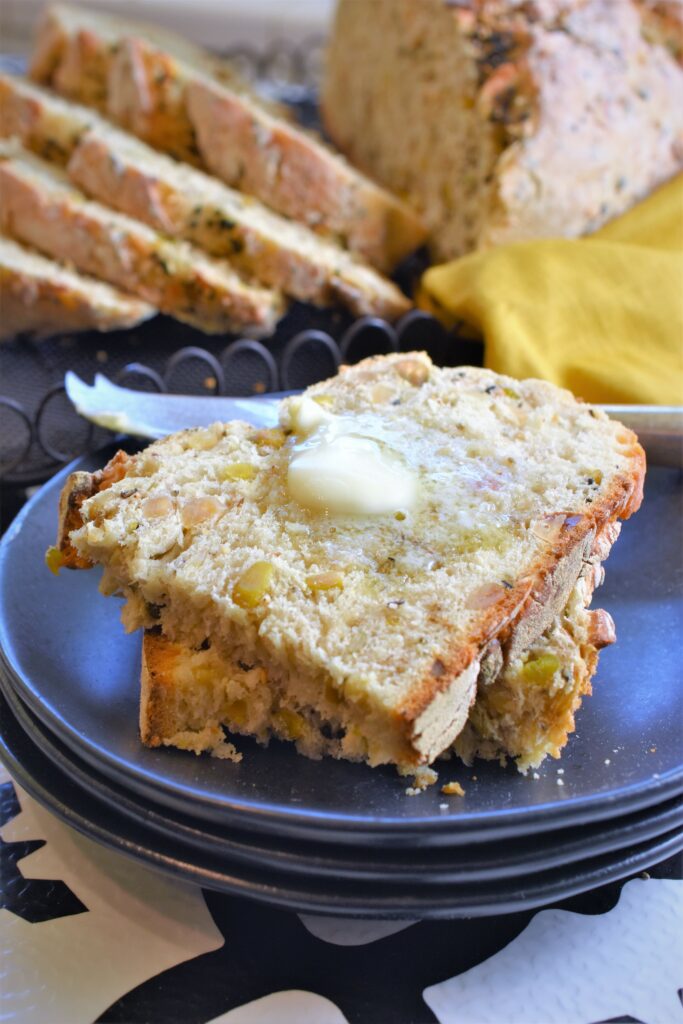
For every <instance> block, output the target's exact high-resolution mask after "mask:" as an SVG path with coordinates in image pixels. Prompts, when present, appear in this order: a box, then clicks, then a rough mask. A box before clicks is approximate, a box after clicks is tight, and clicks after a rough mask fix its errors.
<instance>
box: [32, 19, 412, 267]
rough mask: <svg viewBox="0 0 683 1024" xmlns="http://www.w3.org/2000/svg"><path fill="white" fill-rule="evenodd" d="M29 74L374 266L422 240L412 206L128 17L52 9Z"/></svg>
mask: <svg viewBox="0 0 683 1024" xmlns="http://www.w3.org/2000/svg"><path fill="white" fill-rule="evenodd" d="M31 75H32V77H33V78H34V79H36V80H37V81H40V82H43V83H45V84H50V85H52V86H53V87H54V88H56V89H57V90H58V91H59V92H60V93H62V94H63V95H66V96H69V97H70V98H71V99H75V100H78V101H80V102H82V103H85V104H87V105H90V106H95V107H97V108H98V109H99V110H101V111H102V112H104V113H106V114H107V116H108V117H110V118H112V120H114V121H116V122H117V123H118V124H119V125H121V126H122V127H124V128H126V129H128V130H129V131H131V132H132V133H133V134H134V135H137V136H139V137H140V138H142V139H144V140H145V141H146V142H148V143H149V144H150V145H152V146H154V147H156V148H157V149H160V150H162V151H164V152H167V153H170V154H171V155H172V156H175V157H178V158H180V159H182V160H185V161H187V162H188V163H192V164H195V165H197V166H206V167H208V169H209V170H211V171H213V172H214V173H216V174H217V175H218V176H219V177H221V178H223V180H224V181H226V182H227V184H229V185H232V186H235V187H237V188H239V189H240V190H241V191H245V192H248V193H250V194H252V195H254V196H256V197H257V198H259V199H260V200H262V201H263V202H264V203H266V205H268V206H270V207H272V208H273V209H275V210H277V211H278V212H279V213H283V214H285V215H286V216H289V217H292V218H293V219H295V220H299V221H302V222H303V223H305V224H307V225H308V227H310V228H312V229H313V230H315V231H317V232H320V233H324V234H331V235H333V236H334V237H336V238H338V239H340V240H341V241H342V242H343V243H344V244H345V245H346V246H348V248H349V249H351V250H352V251H353V252H356V253H358V254H359V255H360V256H362V257H363V258H364V259H366V260H367V261H368V262H369V263H371V264H372V265H373V266H376V267H378V268H379V269H380V270H383V271H385V270H391V269H393V267H394V266H395V265H396V264H397V263H398V262H400V260H401V259H402V258H403V257H405V256H407V255H408V254H409V253H410V252H412V251H413V250H414V249H416V248H417V247H418V246H419V245H420V244H421V243H422V242H423V241H424V239H425V230H424V227H423V225H422V222H421V221H420V219H419V217H418V216H417V214H416V213H415V212H414V211H413V210H412V209H411V208H410V207H408V206H407V205H406V204H405V203H403V202H401V201H400V200H399V199H398V198H396V197H395V196H393V195H392V194H391V193H389V192H387V191H386V190H385V189H383V188H381V187H380V186H378V185H376V184H375V183H374V182H372V181H370V179H368V178H366V177H364V176H363V175H361V174H360V173H359V172H357V171H356V170H355V169H354V168H353V167H351V165H350V164H348V163H347V162H346V161H345V160H344V159H343V158H342V157H340V156H339V155H337V154H336V153H334V152H333V151H332V150H331V149H329V148H328V147H327V146H325V145H324V144H323V143H322V142H321V141H320V140H319V139H318V138H317V137H315V136H313V135H312V134H310V133H306V132H304V131H303V130H301V129H298V128H296V127H294V126H293V125H292V124H291V123H290V122H289V120H288V119H287V118H284V117H282V116H281V112H280V110H279V109H277V108H276V109H275V110H273V109H272V108H269V107H268V106H267V105H266V104H264V103H263V102H262V101H260V100H259V99H257V98H256V97H255V96H254V95H253V94H252V93H249V92H248V91H247V90H246V89H245V88H244V87H243V86H242V85H241V84H237V85H236V84H235V83H234V82H233V81H230V80H229V79H228V77H227V76H225V75H219V74H216V73H214V72H213V70H212V69H211V68H207V67H206V66H205V62H204V63H203V62H202V61H201V60H199V59H189V60H188V59H187V55H186V54H185V52H184V50H183V49H182V48H179V47H176V46H167V45H166V44H165V42H164V41H163V40H160V39H158V38H156V37H155V35H154V33H151V32H150V31H149V30H147V29H146V28H144V27H142V28H140V30H138V27H137V26H136V25H135V24H134V23H132V22H131V23H121V22H117V21H116V20H113V19H109V18H105V19H104V20H102V18H101V17H100V16H99V15H93V14H92V12H87V13H86V12H82V11H80V10H78V9H75V8H65V7H61V6H60V7H55V8H51V9H50V10H49V12H48V15H47V17H46V19H45V20H44V22H43V26H42V28H41V29H40V31H39V37H38V42H37V46H36V51H35V54H34V59H33V61H32V63H31Z"/></svg>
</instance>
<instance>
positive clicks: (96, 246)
mask: <svg viewBox="0 0 683 1024" xmlns="http://www.w3.org/2000/svg"><path fill="white" fill-rule="evenodd" d="M0 224H1V225H2V227H3V230H4V231H5V232H6V233H8V234H10V235H12V236H13V237H16V238H18V239H19V240H20V241H22V242H25V243H26V244H27V245H33V246H35V248H36V249H39V250H40V251H41V252H44V253H47V254H48V255H50V256H53V257H54V258H55V259H57V260H60V261H63V262H69V263H72V264H73V265H74V266H75V267H77V268H78V270H81V271H83V272H84V273H87V274H93V275H94V276H96V277H100V278H102V279H103V280H104V281H108V282H109V283H110V284H114V285H117V286H118V287H120V288H123V289H124V290H125V291H129V292H131V293H132V294H134V295H138V296H140V298H142V299H144V300H146V301H147V302H150V303H152V304H153V305H155V306H156V307H157V308H158V309H160V310H161V311H162V312H164V313H168V314H170V315H171V316H175V317H177V318H178V319H179V320H182V321H184V322H185V323H189V324H192V325H193V326H195V327H199V328H200V330H203V331H206V332H207V333H210V334H211V333H215V334H222V333H224V332H228V331H230V332H238V331H241V332H248V333H251V334H254V335H264V334H269V333H271V332H272V329H273V327H274V325H275V322H276V320H277V319H278V317H279V316H280V315H281V313H282V311H283V305H282V301H281V298H280V296H279V294H278V293H277V292H274V291H270V290H269V289H267V288H263V287H258V286H256V285H252V284H248V283H246V282H245V281H243V280H242V279H241V278H240V277H239V276H238V275H237V274H236V272H235V271H234V270H233V269H232V267H230V265H229V264H228V263H226V262H225V261H222V260H215V259H212V258H211V257H209V256H206V255H205V254H204V253H202V252H200V251H199V250H197V249H195V248H193V247H192V246H190V245H188V244H187V243H185V242H172V241H167V240H166V239H164V238H162V237H161V236H160V235H158V234H157V233H156V232H155V231H152V230H151V229H150V228H148V227H146V226H145V225H144V224H141V223H140V222H139V221H135V220H133V219H132V218H130V217H126V216H124V215H123V214H120V213H115V212H113V211H112V210H109V209H107V208H106V207H105V206H101V205H100V204H99V203H96V202H93V201H91V200H86V198H85V197H84V195H83V193H82V192H79V191H78V190H77V189H75V188H74V187H73V186H72V185H71V184H70V182H69V179H68V178H67V176H66V175H65V174H64V172H62V171H60V170H59V169H57V168H55V167H53V166H52V165H50V164H47V163H45V162H44V161H43V160H40V159H38V158H37V157H35V156H33V155H32V154H30V153H28V152H27V151H26V150H23V149H21V147H19V146H17V145H16V144H14V143H13V142H9V143H7V142H4V143H0Z"/></svg>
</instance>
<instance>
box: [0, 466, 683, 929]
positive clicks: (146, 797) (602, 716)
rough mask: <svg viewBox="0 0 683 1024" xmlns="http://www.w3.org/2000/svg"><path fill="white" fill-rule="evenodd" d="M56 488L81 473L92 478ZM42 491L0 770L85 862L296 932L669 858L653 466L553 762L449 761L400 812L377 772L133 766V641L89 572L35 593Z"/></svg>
mask: <svg viewBox="0 0 683 1024" xmlns="http://www.w3.org/2000/svg"><path fill="white" fill-rule="evenodd" d="M104 457H105V456H100V457H99V458H97V457H96V458H89V459H86V460H82V461H81V462H80V463H78V464H77V466H76V467H70V468H71V469H73V468H81V469H87V470H89V469H93V468H96V467H97V466H99V465H101V464H102V461H103V458H104ZM64 476H65V473H63V474H61V475H60V476H58V477H55V478H54V479H53V480H52V481H51V482H50V483H49V484H47V485H46V486H45V487H44V488H43V489H42V490H41V491H40V492H39V493H38V494H37V495H36V496H35V497H34V498H33V499H32V501H31V502H30V503H29V504H28V505H27V506H26V508H25V509H24V510H23V512H22V513H21V515H20V516H19V517H18V519H17V520H16V521H15V523H14V524H13V526H12V528H11V529H10V530H9V531H8V533H7V535H6V536H5V538H4V540H3V542H2V546H1V549H0V584H1V586H0V641H1V644H2V651H3V658H2V665H1V672H0V685H1V688H2V693H3V697H2V703H1V706H0V711H1V712H2V718H1V722H2V724H1V726H0V734H1V736H0V758H1V759H2V760H3V761H4V762H5V763H6V764H7V766H8V768H9V770H10V772H11V773H12V774H13V776H14V777H15V778H16V780H17V781H18V782H19V783H20V784H21V785H22V786H23V787H24V788H25V789H27V790H28V791H29V792H30V793H31V794H32V795H33V796H35V797H36V798H37V799H38V800H39V801H41V802H42V803H44V804H45V805H47V806H48V807H50V808H52V809H53V810H54V811H55V813H57V814H58V815H60V816H61V817H62V818H63V819H64V820H65V821H67V822H69V823H70V824H72V825H73V826H75V827H76V828H78V829H80V830H81V831H83V832H84V833H86V834H88V835H90V836H91V837H92V838H94V839H96V840H98V841H99V842H102V843H105V844H107V845H109V846H112V847H114V848H116V849H118V850H120V851H121V852H123V853H126V854H129V855H131V856H133V857H136V858H139V859H142V860H144V861H147V862H148V863H149V864H151V865H153V866H156V867H157V868H159V869H161V870H163V871H167V872H170V873H173V874H175V875H177V876H179V877H182V878H186V879H191V880H194V881H196V882H198V883H200V884H201V885H204V886H207V887H211V888H215V889H222V890H225V891H228V892H232V893H238V894H242V895H245V896H250V897H253V898H255V899H261V900H265V901H268V902H270V903H273V904H279V905H281V906H287V907H292V908H295V909H298V910H306V911H310V912H321V913H323V912H329V913H336V914H348V915H357V916H360V915H368V916H378V917H381V916H395V917H413V916H417V917H447V916H460V915H478V914H479V915H482V914H500V913H504V912H506V911H513V910H518V909H522V908H528V907H534V906H538V905H541V904H544V903H547V902H550V901H553V900H556V899H559V898H561V897H564V896H568V895H571V894H573V893H577V892H581V891H583V890H586V889H589V888H592V887H594V886H597V885H600V884H602V883H604V882H607V881H610V880H613V879H617V878H622V877H625V876H626V875H629V874H632V873H633V872H635V871H638V870H640V869H642V868H645V867H647V866H648V865H650V864H652V863H655V862H657V861H659V860H662V859H664V858H665V857H667V856H670V855H671V854H672V853H674V852H676V851H677V850H680V849H681V848H682V847H683V832H682V828H681V826H682V824H683V763H682V762H683V757H682V744H681V726H682V722H683V687H681V653H680V636H681V611H682V601H681V586H680V583H681V579H680V577H681V550H680V522H681V494H682V488H681V481H680V474H679V473H678V472H677V471H675V470H669V469H665V468H660V467H652V468H651V469H650V471H649V474H648V480H647V488H646V499H645V502H644V505H643V508H642V510H641V511H640V512H639V513H638V515H637V516H636V518H635V519H634V520H633V521H632V522H631V523H629V524H627V526H626V528H625V530H624V536H623V538H622V540H621V541H620V543H619V544H618V545H617V547H616V548H615V551H614V554H613V555H612V557H611V559H610V563H609V572H608V575H607V584H606V586H605V588H604V590H603V591H601V592H600V604H601V605H603V606H605V607H607V608H608V609H609V610H610V611H611V612H612V614H613V616H614V618H615V620H616V623H617V629H618V632H619V641H618V643H617V645H616V646H615V647H613V648H612V649H609V650H607V651H605V652H604V653H603V655H602V661H601V666H600V671H599V674H598V678H597V680H596V682H595V694H594V696H593V697H592V698H591V699H589V700H587V701H586V702H585V705H584V708H583V709H582V711H581V712H580V715H579V729H578V733H577V734H576V735H575V736H574V737H573V738H572V739H571V740H570V742H569V745H568V747H567V749H566V752H565V754H564V755H563V757H562V760H561V761H560V762H554V761H553V762H551V763H548V762H546V763H545V764H544V765H543V766H542V768H541V769H540V770H539V771H538V772H537V773H532V772H530V773H529V774H528V775H527V776H526V777H523V776H522V775H520V774H519V773H518V772H517V771H516V769H515V768H514V767H508V768H501V767H500V766H498V765H496V764H485V763H477V765H476V766H475V767H474V768H472V769H467V768H465V767H464V766H463V765H460V764H459V763H456V762H449V763H446V764H445V765H444V766H443V767H442V768H441V770H440V774H441V776H442V781H450V780H457V781H459V782H460V783H461V784H462V786H463V788H464V789H465V796H464V797H444V796H443V795H442V794H441V792H440V790H439V787H438V786H433V787H431V789H429V790H427V791H426V792H425V793H422V794H421V795H419V796H407V795H406V793H405V788H406V780H401V779H399V778H398V777H397V776H396V774H395V773H394V772H393V770H391V769H375V770H370V769H369V768H367V767H365V766H363V765H354V764H347V763H343V762H336V761H321V762H313V761H309V760H307V759H305V758H303V757H300V756H298V755H297V754H296V753H295V752H294V750H293V749H291V748H290V747H289V746H287V745H285V744H279V743H273V744H271V745H270V747H268V748H262V747H259V746H257V745H256V744H255V743H252V742H251V741H248V740H244V739H242V738H238V740H237V745H238V747H239V749H240V750H241V752H242V753H243V759H242V761H241V763H240V764H233V763H230V762H226V761H219V760H216V759H212V758H210V757H194V756H193V755H191V754H186V753H181V752H179V751H175V750H147V749H145V748H144V747H143V746H142V745H141V743H140V740H139V736H138V732H137V704H138V685H139V683H138V679H139V641H138V639H137V638H136V637H130V636H125V635H124V633H123V630H122V627H121V625H120V623H119V621H118V608H117V603H116V601H113V600H111V599H108V600H105V599H104V598H101V597H100V596H99V595H98V594H97V590H96V584H97V579H96V573H94V572H87V573H66V572H63V573H62V574H61V575H60V576H59V578H55V577H52V576H51V575H50V574H49V573H48V572H47V570H46V569H45V566H44V561H43V555H44V551H45V549H46V547H47V546H48V545H49V544H50V543H51V542H52V541H53V539H54V533H55V528H56V509H57V499H58V495H59V490H60V488H61V486H62V483H63V481H64Z"/></svg>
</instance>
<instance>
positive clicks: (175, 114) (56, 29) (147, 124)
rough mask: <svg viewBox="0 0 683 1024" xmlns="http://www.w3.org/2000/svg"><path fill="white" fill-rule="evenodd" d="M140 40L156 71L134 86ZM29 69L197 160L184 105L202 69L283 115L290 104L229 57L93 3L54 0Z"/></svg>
mask: <svg viewBox="0 0 683 1024" xmlns="http://www.w3.org/2000/svg"><path fill="white" fill-rule="evenodd" d="M137 43H140V44H141V45H142V46H148V47H149V48H150V52H151V53H153V54H154V60H155V67H154V73H153V75H152V77H151V79H149V80H148V81H147V82H146V83H145V85H144V86H143V85H142V83H140V85H141V89H144V88H147V89H148V90H149V91H148V92H146V93H145V94H144V95H143V92H140V93H137V94H136V92H135V90H134V89H133V82H132V80H127V75H128V73H129V72H130V74H131V75H132V76H133V77H134V78H137V79H138V80H139V79H140V74H141V73H142V75H143V77H144V69H142V68H141V67H139V66H138V62H139V59H140V58H139V56H138V48H137ZM29 73H30V75H31V77H32V78H34V79H35V80H36V81H38V82H45V83H50V84H52V85H53V86H54V88H55V89H57V90H58V91H59V92H60V93H62V94H63V95H64V96H68V97H70V98H71V99H76V100H80V101H81V102H82V103H84V104H86V105H87V106H91V107H95V108H96V109H98V110H100V111H101V112H102V113H105V114H108V115H110V116H115V117H116V119H122V120H124V121H125V120H126V119H127V118H131V119H132V120H133V121H134V122H135V124H136V126H137V129H138V133H139V134H141V135H143V136H144V137H145V138H147V139H149V141H152V142H154V143H155V144H157V145H159V146H160V147H161V148H162V149H167V150H168V151H169V152H170V153H172V154H173V155H174V156H177V157H178V158H180V159H185V160H189V161H190V162H194V163H197V162H199V155H198V153H197V149H196V146H195V143H194V131H193V129H192V125H191V124H190V122H189V120H188V117H187V114H186V112H185V108H184V101H183V95H182V92H183V85H184V81H185V78H186V77H187V75H188V74H192V73H197V74H202V75H206V76H208V77H209V78H211V79H215V80H217V81H220V82H225V83H226V84H229V85H230V87H231V88H232V89H234V90H235V91H237V92H240V93H244V94H245V95H247V96H249V97H250V99H251V101H252V102H253V103H255V104H257V105H263V106H264V107H265V108H266V109H270V110H272V111H273V112H275V113H277V114H278V115H279V116H280V117H288V116H289V111H288V108H286V107H285V106H283V105H282V104H280V103H275V102H271V101H268V100H265V99H263V98H261V97H259V96H257V95H256V94H255V93H253V92H252V90H251V89H250V88H249V86H248V85H247V83H246V82H244V81H243V79H242V78H241V76H240V75H239V74H238V73H237V72H236V70H235V68H234V66H233V65H232V64H231V63H230V62H229V61H226V60H222V59H221V58H219V57H217V56H215V55H214V54H211V53H209V52H208V51H207V50H204V49H202V48H201V47H199V46H194V45H193V44H192V43H190V42H188V41H187V40H186V39H184V38H183V37H181V36H179V35H177V34H175V33H174V32H168V31H166V30H164V29H162V28H160V27H159V26H156V25H149V24H146V23H144V22H138V21H134V22H131V21H127V20H125V19H122V18H118V17H116V16H113V15H111V14H107V13H105V12H104V11H97V10H93V9H92V7H90V8H85V7H71V6H70V5H68V4H55V5H53V6H50V7H47V8H46V9H45V11H44V12H43V15H42V18H41V20H40V22H39V25H38V30H37V34H36V40H35V46H34V49H33V53H32V55H31V61H30V68H29Z"/></svg>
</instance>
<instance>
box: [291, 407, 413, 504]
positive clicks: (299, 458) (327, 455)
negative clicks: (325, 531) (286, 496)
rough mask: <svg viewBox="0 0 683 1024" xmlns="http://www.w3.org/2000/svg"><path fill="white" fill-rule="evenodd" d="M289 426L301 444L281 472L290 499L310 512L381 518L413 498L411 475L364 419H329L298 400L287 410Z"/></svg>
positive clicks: (323, 411) (324, 412)
mask: <svg viewBox="0 0 683 1024" xmlns="http://www.w3.org/2000/svg"><path fill="white" fill-rule="evenodd" d="M289 422H290V425H291V427H292V429H293V430H294V432H295V434H297V435H298V436H299V437H300V438H302V440H301V441H300V443H299V444H297V445H296V446H295V447H294V449H293V450H292V455H291V458H290V461H289V467H288V471H287V486H288V489H289V493H290V495H291V497H292V498H293V499H294V500H295V501H296V502H298V503H299V504H300V505H303V506H304V507H305V508H308V509H310V510H311V511H315V512H327V513H332V514H337V515H345V514H347V515H349V514H350V515H381V514H383V513H389V512H397V511H399V510H400V511H407V510H409V509H411V508H412V507H413V505H414V504H415V501H416V498H417V491H418V482H417V476H416V474H415V473H413V472H412V470H411V469H410V468H409V467H408V466H407V465H406V464H405V462H404V461H403V459H402V458H401V457H400V455H399V454H398V452H397V451H396V450H395V449H394V448H393V447H392V445H391V443H390V441H388V440H387V438H386V434H385V432H383V431H382V430H381V427H380V425H379V424H377V427H376V429H374V430H373V424H372V423H370V422H368V420H367V418H366V417H364V418H363V420H362V421H360V420H358V421H357V420H355V419H354V418H353V417H352V416H334V415H332V414H331V413H329V412H327V410H326V409H324V408H323V407H322V406H320V405H319V404H318V403H317V402H314V401H312V400H311V399H310V398H306V397H302V398H301V399H298V400H297V401H296V402H292V403H291V404H290V407H289Z"/></svg>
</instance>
